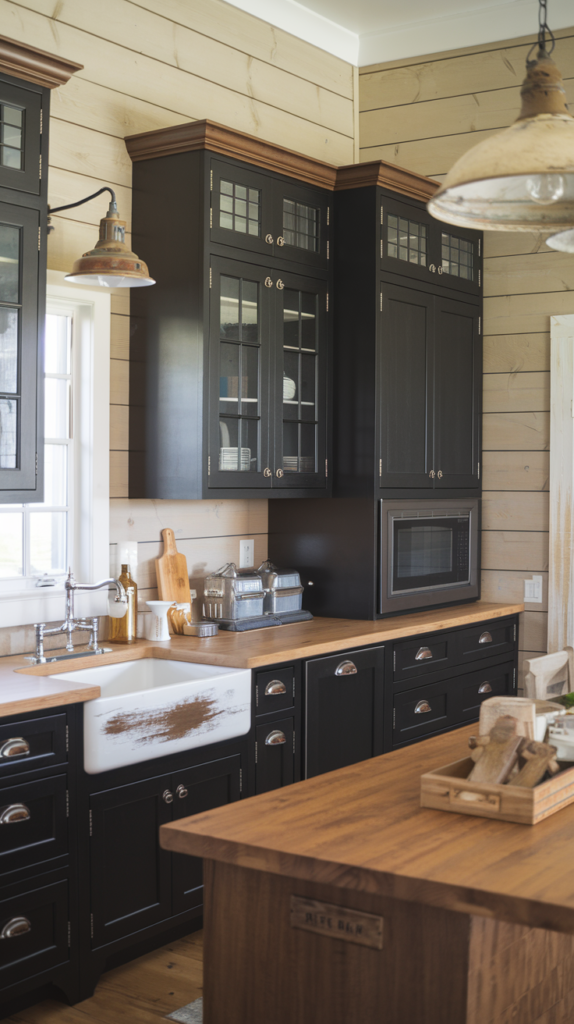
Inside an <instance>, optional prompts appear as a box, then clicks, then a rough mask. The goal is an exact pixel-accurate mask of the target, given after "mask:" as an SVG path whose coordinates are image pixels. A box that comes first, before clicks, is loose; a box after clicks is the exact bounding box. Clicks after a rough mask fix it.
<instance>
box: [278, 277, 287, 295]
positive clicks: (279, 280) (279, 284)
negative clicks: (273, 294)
mask: <svg viewBox="0 0 574 1024" xmlns="http://www.w3.org/2000/svg"><path fill="white" fill-rule="evenodd" d="M277 287H278V289H279V291H280V292H282V291H283V289H284V287H285V285H284V284H283V281H282V280H281V278H280V277H279V278H278V279H277Z"/></svg>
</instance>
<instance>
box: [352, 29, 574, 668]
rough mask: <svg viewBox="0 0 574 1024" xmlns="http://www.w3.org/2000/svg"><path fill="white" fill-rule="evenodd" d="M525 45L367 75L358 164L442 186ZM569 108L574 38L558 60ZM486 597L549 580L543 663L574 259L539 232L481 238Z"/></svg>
mask: <svg viewBox="0 0 574 1024" xmlns="http://www.w3.org/2000/svg"><path fill="white" fill-rule="evenodd" d="M532 41H533V39H532V40H531V39H530V38H524V39H520V40H510V41H507V42H501V43H494V44H492V45H491V46H485V45H481V46H477V47H468V48H466V49H464V50H458V51H451V52H449V53H441V54H433V55H431V56H429V57H427V58H422V59H421V58H413V59H412V60H401V61H398V62H393V63H389V64H382V65H377V66H374V67H371V68H362V69H361V73H360V82H361V87H360V111H361V113H360V146H361V159H362V160H372V159H377V158H381V159H385V160H389V161H391V162H392V163H395V164H402V165H403V166H405V167H408V168H409V169H411V170H413V171H418V172H420V173H421V174H427V175H429V176H430V177H437V178H439V179H442V178H443V177H444V175H445V174H446V172H447V171H448V170H449V168H450V167H451V166H452V164H453V163H454V161H455V160H456V159H457V158H458V157H459V156H461V155H462V153H464V152H466V150H468V149H469V148H470V147H471V146H473V145H475V144H476V143H477V142H479V141H481V140H482V139H486V138H488V137H490V136H491V135H493V134H495V131H496V130H498V129H500V128H504V127H506V126H507V125H509V124H511V123H512V122H513V121H514V120H515V118H516V116H517V114H518V109H519V106H520V97H519V87H520V83H521V81H522V79H523V77H524V73H525V71H524V65H525V58H526V54H527V52H528V50H529V48H530V45H531V42H532ZM554 57H555V60H556V62H557V64H558V66H559V67H560V68H561V70H562V72H563V74H564V77H565V86H566V91H567V93H568V94H569V95H570V97H571V98H572V99H574V78H573V77H572V74H571V69H572V59H573V58H574V29H564V30H561V31H560V32H558V33H557V40H556V50H555V54H554ZM484 255H485V260H484V296H485V299H484V327H483V330H484V367H483V368H484V387H483V413H484V415H483V457H482V479H483V487H484V492H483V524H482V525H483V533H482V567H483V570H482V597H483V598H484V599H485V600H492V601H507V600H523V597H524V580H525V579H528V578H530V577H531V576H532V574H533V573H541V574H542V575H543V585H544V599H543V603H542V604H541V605H535V604H532V603H529V604H527V605H526V611H525V612H524V614H523V615H522V616H521V620H520V638H519V646H520V649H521V651H522V652H524V653H528V654H529V655H530V656H532V657H535V656H536V654H538V653H543V652H544V651H546V625H547V607H548V605H547V601H548V596H547V592H548V580H547V570H548V487H549V451H548V449H549V446H550V434H549V411H548V410H549V409H550V379H549V378H550V375H549V369H550V365H549V363H550V360H549V353H550V341H549V329H550V316H551V315H553V314H556V313H571V312H574V258H573V257H572V256H569V255H565V254H562V253H553V252H551V251H550V250H549V249H548V248H547V246H546V245H545V243H544V238H543V237H542V236H541V235H539V234H537V233H535V232H515V233H511V232H496V231H494V232H486V233H485V237H484Z"/></svg>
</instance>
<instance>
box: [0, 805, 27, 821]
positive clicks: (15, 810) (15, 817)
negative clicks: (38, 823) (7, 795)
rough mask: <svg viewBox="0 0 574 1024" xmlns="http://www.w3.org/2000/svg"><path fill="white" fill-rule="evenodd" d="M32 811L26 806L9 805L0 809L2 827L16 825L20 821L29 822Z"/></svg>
mask: <svg viewBox="0 0 574 1024" xmlns="http://www.w3.org/2000/svg"><path fill="white" fill-rule="evenodd" d="M29 818H30V811H29V809H28V807H26V804H7V805H6V807H0V825H14V824H16V822H18V821H28V819H29Z"/></svg>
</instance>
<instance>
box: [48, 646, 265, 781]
mask: <svg viewBox="0 0 574 1024" xmlns="http://www.w3.org/2000/svg"><path fill="white" fill-rule="evenodd" d="M51 678H52V679H64V680H66V682H70V681H72V682H78V683H95V684H96V685H97V686H99V687H100V689H101V697H96V699H95V700H88V701H86V702H85V704H84V768H85V770H86V771H87V772H88V773H89V774H90V775H97V774H98V773H99V772H106V771H109V770H110V769H111V768H123V767H124V765H128V764H136V763H137V762H138V761H147V760H149V759H150V758H154V757H164V756H165V755H167V754H177V753H179V752H180V751H182V750H193V749H194V748H196V747H203V746H206V745H207V744H208V743H218V742H219V741H220V740H228V739H233V738H234V737H237V736H244V735H245V733H247V732H249V727H250V724H251V672H250V670H249V669H242V668H222V667H221V666H219V665H197V664H194V663H189V662H184V661H168V660H166V659H163V658H141V659H140V660H138V661H124V662H120V663H119V664H116V665H101V666H97V667H96V668H85V669H79V670H78V671H76V672H63V673H61V674H60V675H55V676H52V677H51Z"/></svg>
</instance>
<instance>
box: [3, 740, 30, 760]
mask: <svg viewBox="0 0 574 1024" xmlns="http://www.w3.org/2000/svg"><path fill="white" fill-rule="evenodd" d="M29 753H30V744H29V743H28V741H27V740H25V739H24V738H23V737H22V736H17V737H16V738H12V739H10V740H6V742H5V743H3V744H2V746H1V747H0V757H25V756H26V755H27V754H29Z"/></svg>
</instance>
